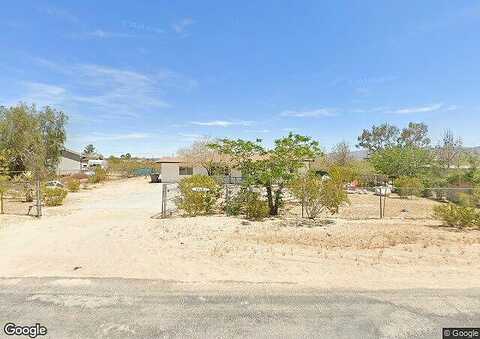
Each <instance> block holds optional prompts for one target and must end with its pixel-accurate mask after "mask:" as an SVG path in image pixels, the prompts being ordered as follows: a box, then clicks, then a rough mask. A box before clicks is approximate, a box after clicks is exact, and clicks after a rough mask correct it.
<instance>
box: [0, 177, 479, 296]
mask: <svg viewBox="0 0 480 339" xmlns="http://www.w3.org/2000/svg"><path fill="white" fill-rule="evenodd" d="M161 190H162V186H161V185H159V184H149V183H148V181H147V180H146V179H144V178H135V179H129V180H123V181H116V182H109V183H106V184H104V185H100V186H99V187H97V188H95V189H91V190H84V191H81V192H79V193H71V194H70V195H69V196H68V198H67V201H66V203H65V205H64V206H62V207H56V208H49V209H46V211H45V216H44V217H43V218H42V219H41V220H36V219H33V218H27V217H25V218H23V217H5V216H0V258H1V262H0V277H123V278H141V279H165V280H173V281H181V282H189V283H198V284H203V283H213V282H224V281H230V282H249V283H265V282H268V283H272V284H275V283H278V285H279V286H286V287H288V286H292V285H297V286H312V287H319V288H356V289H370V290H371V289H398V288H399V289H403V288H467V287H480V267H479V265H478V262H479V259H480V232H478V231H477V232H462V233H458V232H453V231H452V230H445V229H442V228H439V227H438V223H435V222H434V221H412V220H410V221H409V220H384V221H378V220H368V221H367V220H364V221H362V220H350V221H347V220H341V219H337V220H335V223H334V224H332V225H328V226H324V227H314V228H305V227H294V226H288V225H285V224H284V222H283V221H282V220H279V219H274V220H267V221H265V222H245V221H244V220H243V219H241V218H230V217H225V216H206V217H197V218H182V217H175V218H171V219H164V220H162V219H152V218H151V217H152V216H153V215H155V214H158V213H159V212H160V199H161Z"/></svg>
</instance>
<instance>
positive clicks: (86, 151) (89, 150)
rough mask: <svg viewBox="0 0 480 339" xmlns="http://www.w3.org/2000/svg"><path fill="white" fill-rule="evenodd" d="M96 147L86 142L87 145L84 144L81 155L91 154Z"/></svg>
mask: <svg viewBox="0 0 480 339" xmlns="http://www.w3.org/2000/svg"><path fill="white" fill-rule="evenodd" d="M96 151H97V150H96V148H95V146H93V145H92V144H88V145H87V146H85V148H84V149H83V155H92V154H94V153H95V152H96Z"/></svg>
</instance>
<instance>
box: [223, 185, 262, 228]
mask: <svg viewBox="0 0 480 339" xmlns="http://www.w3.org/2000/svg"><path fill="white" fill-rule="evenodd" d="M225 213H226V214H227V215H234V216H236V215H240V214H244V215H245V217H246V218H247V219H250V220H262V219H264V218H266V217H268V215H269V208H268V203H267V201H265V200H262V198H261V196H260V193H258V192H254V191H251V190H249V189H247V188H245V187H243V188H242V189H241V190H240V192H238V193H237V194H236V195H235V196H234V197H232V198H231V199H229V200H228V201H227V202H226V203H225Z"/></svg>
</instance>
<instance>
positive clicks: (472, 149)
mask: <svg viewBox="0 0 480 339" xmlns="http://www.w3.org/2000/svg"><path fill="white" fill-rule="evenodd" d="M465 151H467V152H472V153H475V154H480V146H477V147H465Z"/></svg>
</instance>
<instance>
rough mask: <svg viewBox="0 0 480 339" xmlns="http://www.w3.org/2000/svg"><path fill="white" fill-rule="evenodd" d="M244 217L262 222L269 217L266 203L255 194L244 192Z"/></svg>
mask: <svg viewBox="0 0 480 339" xmlns="http://www.w3.org/2000/svg"><path fill="white" fill-rule="evenodd" d="M244 199H245V200H244V209H245V217H246V218H247V219H250V220H262V219H264V218H266V217H268V215H269V208H268V203H267V201H265V200H262V199H261V198H260V194H259V193H257V192H250V191H248V192H246V193H245V198H244Z"/></svg>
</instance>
